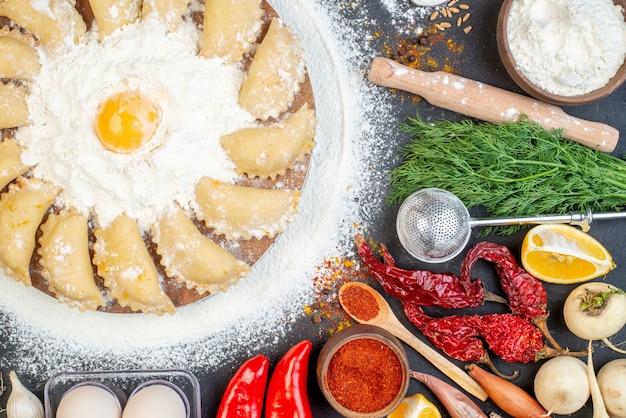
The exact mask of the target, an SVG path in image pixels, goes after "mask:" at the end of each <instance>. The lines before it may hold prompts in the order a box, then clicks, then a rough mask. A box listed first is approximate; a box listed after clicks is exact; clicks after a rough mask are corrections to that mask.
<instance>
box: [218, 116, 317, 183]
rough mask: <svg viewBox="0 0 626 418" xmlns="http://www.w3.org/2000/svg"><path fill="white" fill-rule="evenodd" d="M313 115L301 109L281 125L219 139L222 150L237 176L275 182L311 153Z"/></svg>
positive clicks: (246, 130)
mask: <svg viewBox="0 0 626 418" xmlns="http://www.w3.org/2000/svg"><path fill="white" fill-rule="evenodd" d="M315 125H317V121H316V120H315V112H314V111H313V110H311V109H309V108H308V106H307V105H304V106H302V107H301V108H300V109H299V110H298V111H297V112H296V113H294V114H293V115H291V116H290V117H289V118H287V120H285V121H284V122H283V123H282V124H277V125H270V126H261V127H256V128H246V129H241V130H239V131H236V132H233V133H232V134H230V135H226V136H224V137H222V139H221V142H222V147H223V148H224V151H226V154H228V156H229V157H230V159H231V160H232V161H233V162H234V163H235V166H236V167H237V170H238V171H239V174H246V175H248V177H255V176H258V177H260V178H271V179H274V178H276V176H277V175H284V174H285V172H286V171H287V169H288V168H293V165H294V164H295V162H296V161H299V160H301V159H302V158H303V157H304V156H305V155H307V154H309V153H310V152H311V149H312V148H313V138H314V137H315Z"/></svg>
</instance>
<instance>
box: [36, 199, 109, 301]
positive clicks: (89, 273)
mask: <svg viewBox="0 0 626 418" xmlns="http://www.w3.org/2000/svg"><path fill="white" fill-rule="evenodd" d="M41 231H42V235H41V238H39V244H40V245H41V246H40V247H39V250H38V252H39V255H40V256H41V261H40V263H41V266H42V268H43V269H42V271H41V275H42V276H43V277H44V278H45V279H46V280H47V281H48V290H50V291H51V292H52V293H54V294H55V295H56V297H57V299H58V300H59V301H61V302H65V303H67V304H69V305H70V306H74V307H77V308H78V309H80V310H81V311H84V310H85V309H91V310H96V309H98V307H100V306H104V305H106V303H105V301H104V298H103V297H102V294H101V293H100V289H98V286H97V285H96V282H95V281H94V274H93V269H92V264H91V256H90V255H89V233H88V231H89V225H88V220H87V217H86V216H85V215H83V214H81V213H79V212H77V211H75V210H71V211H68V210H64V211H62V212H61V213H59V214H58V215H57V214H50V215H49V216H48V219H47V220H46V222H45V223H44V224H43V225H42V226H41Z"/></svg>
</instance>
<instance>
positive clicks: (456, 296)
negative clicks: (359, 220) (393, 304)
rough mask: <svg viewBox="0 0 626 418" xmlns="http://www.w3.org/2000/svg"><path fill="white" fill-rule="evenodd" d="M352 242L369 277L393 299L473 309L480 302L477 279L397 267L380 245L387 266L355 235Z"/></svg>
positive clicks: (482, 289) (448, 307) (483, 293)
mask: <svg viewBox="0 0 626 418" xmlns="http://www.w3.org/2000/svg"><path fill="white" fill-rule="evenodd" d="M355 243H356V247H357V250H358V252H359V255H360V256H361V259H362V260H363V261H364V262H365V264H366V265H367V267H368V269H369V271H370V273H371V275H372V276H373V277H374V278H375V279H376V280H377V281H378V282H379V283H380V284H381V286H382V287H383V288H384V289H385V291H386V292H387V293H389V294H390V295H392V296H394V297H397V298H399V299H402V300H404V299H414V300H418V301H419V304H420V305H421V306H440V307H442V308H447V309H452V308H468V307H475V306H478V305H480V304H481V303H483V301H484V296H485V292H484V287H483V285H482V282H481V281H480V280H474V281H471V280H462V279H460V278H459V277H458V276H456V275H454V274H451V273H433V272H430V271H425V270H404V269H401V268H398V267H396V266H395V265H394V263H393V258H392V257H391V254H389V252H388V251H386V248H384V246H383V254H384V257H385V261H386V262H387V263H388V264H391V265H385V264H383V263H382V262H381V261H380V260H378V258H377V257H376V256H375V255H374V253H373V252H372V249H371V248H370V247H369V245H368V244H367V242H366V241H365V238H363V236H362V235H357V236H356V238H355Z"/></svg>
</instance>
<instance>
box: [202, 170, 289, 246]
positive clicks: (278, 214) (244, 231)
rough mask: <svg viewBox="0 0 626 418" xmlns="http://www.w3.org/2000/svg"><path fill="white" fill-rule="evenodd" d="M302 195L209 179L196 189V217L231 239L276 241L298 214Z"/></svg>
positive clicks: (204, 180)
mask: <svg viewBox="0 0 626 418" xmlns="http://www.w3.org/2000/svg"><path fill="white" fill-rule="evenodd" d="M299 198H300V192H299V191H297V190H282V189H260V188H255V187H244V186H236V185H233V184H225V183H221V182H219V181H216V180H213V179H211V178H208V177H204V178H202V179H200V181H199V182H198V184H197V186H196V201H197V208H196V216H197V217H198V219H200V220H202V221H203V222H204V223H205V224H206V225H207V226H209V227H211V228H213V229H214V232H215V233H216V234H223V235H224V236H226V238H228V239H232V240H238V239H250V238H263V237H264V236H267V237H273V236H275V235H276V234H278V233H280V232H283V231H284V230H285V228H286V227H287V224H288V223H289V222H291V221H292V220H293V218H294V216H295V214H296V206H297V204H298V199H299Z"/></svg>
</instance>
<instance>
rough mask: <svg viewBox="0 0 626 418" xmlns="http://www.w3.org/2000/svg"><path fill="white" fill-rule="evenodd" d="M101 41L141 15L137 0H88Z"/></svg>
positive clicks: (139, 2) (139, 3) (139, 4)
mask: <svg viewBox="0 0 626 418" xmlns="http://www.w3.org/2000/svg"><path fill="white" fill-rule="evenodd" d="M89 5H90V6H91V10H93V15H94V18H95V19H96V22H97V23H98V35H99V36H100V39H101V40H102V39H103V38H104V37H105V36H107V35H110V34H112V33H113V32H114V31H115V30H116V29H119V28H121V27H122V26H124V25H127V24H129V23H133V22H135V21H136V20H137V19H138V18H139V14H140V13H141V1H139V0H89Z"/></svg>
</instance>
